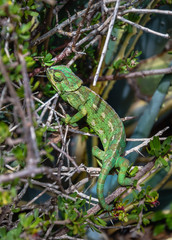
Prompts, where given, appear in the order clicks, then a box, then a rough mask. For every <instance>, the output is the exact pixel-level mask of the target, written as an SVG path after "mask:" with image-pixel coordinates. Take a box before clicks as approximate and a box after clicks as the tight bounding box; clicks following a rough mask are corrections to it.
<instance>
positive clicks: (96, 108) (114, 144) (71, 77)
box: [47, 66, 133, 211]
mask: <svg viewBox="0 0 172 240" xmlns="http://www.w3.org/2000/svg"><path fill="white" fill-rule="evenodd" d="M47 76H48V79H49V80H50V82H51V83H52V85H53V87H54V89H55V90H56V91H57V92H58V93H59V94H60V96H61V97H62V99H63V100H64V101H66V102H68V103H69V104H70V105H71V106H72V107H73V108H75V109H76V110H77V111H78V112H77V113H76V114H75V115H74V116H72V117H70V116H69V115H67V117H66V119H65V121H66V122H67V123H70V124H73V123H76V122H77V121H79V120H80V119H81V118H83V117H85V119H86V122H87V123H88V125H89V126H90V127H91V128H92V129H93V130H94V132H95V133H96V134H97V135H98V136H99V138H100V140H101V142H102V146H103V149H104V150H101V149H99V148H98V147H97V146H95V147H93V149H92V152H93V155H94V156H95V157H96V158H97V159H99V160H101V161H102V169H101V172H100V175H99V178H98V182H97V195H98V199H99V202H100V204H101V206H102V207H103V208H104V209H105V210H107V211H111V210H112V209H113V205H108V204H107V203H106V202H105V198H104V194H103V192H104V184H105V180H106V177H107V175H108V174H109V171H110V170H111V169H112V168H114V167H115V168H119V174H118V182H119V184H120V185H123V186H127V185H132V182H133V181H132V180H131V179H130V178H126V171H127V168H128V165H129V161H128V160H127V159H125V158H123V157H121V154H122V153H123V152H124V148H125V130H124V126H123V123H122V121H121V119H120V118H119V116H118V115H117V113H116V112H115V111H114V110H113V109H112V108H111V107H110V105H108V104H107V103H106V102H105V101H104V100H103V99H102V98H101V97H100V96H99V95H98V94H96V93H95V92H93V91H92V90H91V89H89V88H87V87H85V86H82V80H81V79H80V78H79V77H77V76H76V75H75V74H74V73H73V72H72V71H71V69H70V68H68V67H66V66H53V67H51V68H49V69H47Z"/></svg>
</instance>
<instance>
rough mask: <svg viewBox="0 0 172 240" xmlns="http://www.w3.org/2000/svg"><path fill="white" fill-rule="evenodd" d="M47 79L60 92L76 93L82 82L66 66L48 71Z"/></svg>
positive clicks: (51, 68)
mask: <svg viewBox="0 0 172 240" xmlns="http://www.w3.org/2000/svg"><path fill="white" fill-rule="evenodd" d="M47 77H48V79H49V80H50V82H51V83H52V85H53V87H54V88H55V89H56V90H57V91H58V92H61V93H63V92H72V91H76V90H77V89H78V88H79V87H80V86H81V85H82V80H81V79H80V78H78V77H77V76H76V75H75V74H74V73H73V72H72V71H71V69H70V68H68V67H66V66H62V65H61V66H53V67H50V68H48V69H47Z"/></svg>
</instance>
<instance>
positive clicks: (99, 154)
mask: <svg viewBox="0 0 172 240" xmlns="http://www.w3.org/2000/svg"><path fill="white" fill-rule="evenodd" d="M92 154H93V156H94V157H96V158H97V159H98V160H101V161H103V160H104V155H105V152H104V151H103V150H101V149H100V148H99V147H97V146H94V147H93V148H92Z"/></svg>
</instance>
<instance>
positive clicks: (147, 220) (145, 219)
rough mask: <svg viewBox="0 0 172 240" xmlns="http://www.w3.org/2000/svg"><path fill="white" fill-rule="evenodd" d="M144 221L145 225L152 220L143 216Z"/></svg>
mask: <svg viewBox="0 0 172 240" xmlns="http://www.w3.org/2000/svg"><path fill="white" fill-rule="evenodd" d="M142 221H143V224H144V225H145V226H146V225H148V224H149V223H150V220H149V219H148V218H143V219H142Z"/></svg>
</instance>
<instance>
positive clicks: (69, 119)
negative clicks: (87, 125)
mask: <svg viewBox="0 0 172 240" xmlns="http://www.w3.org/2000/svg"><path fill="white" fill-rule="evenodd" d="M86 114H87V110H86V108H85V107H84V106H81V107H79V109H78V112H77V113H76V114H75V115H74V116H72V117H70V116H69V115H68V114H67V115H66V118H65V119H64V121H65V123H66V124H68V123H69V124H73V123H76V122H78V121H79V120H80V119H82V118H83V117H85V116H86Z"/></svg>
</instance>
